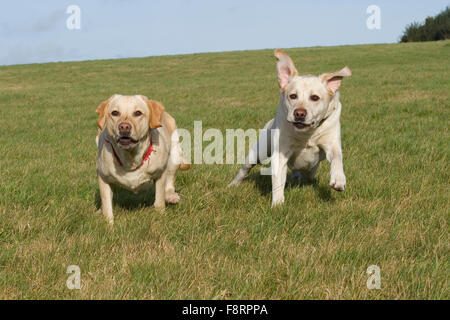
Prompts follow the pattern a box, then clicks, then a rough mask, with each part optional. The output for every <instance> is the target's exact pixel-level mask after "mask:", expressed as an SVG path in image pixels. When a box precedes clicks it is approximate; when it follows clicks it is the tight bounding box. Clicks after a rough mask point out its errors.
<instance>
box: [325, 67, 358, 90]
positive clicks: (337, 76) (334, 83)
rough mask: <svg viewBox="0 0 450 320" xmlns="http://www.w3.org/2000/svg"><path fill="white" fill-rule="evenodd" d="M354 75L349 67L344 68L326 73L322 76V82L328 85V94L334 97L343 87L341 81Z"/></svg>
mask: <svg viewBox="0 0 450 320" xmlns="http://www.w3.org/2000/svg"><path fill="white" fill-rule="evenodd" d="M351 75H352V70H350V68H349V67H347V66H346V67H344V68H343V69H341V70H339V71H336V72H332V73H324V74H322V75H321V76H320V78H321V79H322V81H324V82H325V83H326V86H327V89H328V92H329V93H330V94H331V95H333V94H335V93H336V91H338V90H339V87H340V86H341V81H342V78H343V77H350V76H351Z"/></svg>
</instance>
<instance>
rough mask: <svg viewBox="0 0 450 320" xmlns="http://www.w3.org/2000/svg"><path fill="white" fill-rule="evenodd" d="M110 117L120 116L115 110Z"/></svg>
mask: <svg viewBox="0 0 450 320" xmlns="http://www.w3.org/2000/svg"><path fill="white" fill-rule="evenodd" d="M111 115H112V116H114V117H117V116H119V115H120V112H119V111H117V110H114V111H113V112H111Z"/></svg>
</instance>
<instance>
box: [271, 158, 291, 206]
mask: <svg viewBox="0 0 450 320" xmlns="http://www.w3.org/2000/svg"><path fill="white" fill-rule="evenodd" d="M288 158H289V157H288V155H287V154H285V153H283V152H279V151H276V152H274V153H273V155H272V159H271V170H272V208H273V207H275V206H277V205H280V204H282V203H283V202H284V186H285V184H286V174H287V162H288Z"/></svg>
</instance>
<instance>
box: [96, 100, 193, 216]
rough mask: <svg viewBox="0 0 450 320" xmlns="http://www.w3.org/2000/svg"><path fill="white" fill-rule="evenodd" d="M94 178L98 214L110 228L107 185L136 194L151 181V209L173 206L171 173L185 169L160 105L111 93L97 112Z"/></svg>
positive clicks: (173, 131)
mask: <svg viewBox="0 0 450 320" xmlns="http://www.w3.org/2000/svg"><path fill="white" fill-rule="evenodd" d="M96 113H97V114H98V115H99V118H98V120H97V126H98V128H99V133H98V135H97V139H96V141H97V146H98V154H97V175H98V183H99V187H100V197H101V201H102V208H101V210H102V213H103V215H104V216H105V218H106V219H107V221H108V222H109V223H110V224H113V223H114V215H113V209H112V198H113V191H112V188H111V185H112V184H116V185H119V186H121V187H123V188H126V189H128V190H131V191H133V192H138V191H139V190H141V189H142V188H143V187H145V186H146V185H147V184H148V183H150V182H151V181H154V182H155V203H154V207H155V208H156V209H158V210H163V209H164V208H165V205H166V203H172V204H175V203H178V201H179V200H180V197H179V195H178V194H177V193H176V192H175V185H174V183H175V173H176V171H177V170H178V169H180V170H187V169H189V165H188V164H186V161H184V159H183V154H182V150H181V146H180V143H179V135H178V132H177V127H176V124H175V120H174V118H173V117H172V116H170V115H169V114H168V113H167V112H166V111H165V110H164V107H163V106H162V104H161V103H159V102H157V101H153V100H150V99H148V98H147V97H145V96H142V95H134V96H125V95H118V94H115V95H113V96H112V97H110V98H109V99H108V100H106V101H103V102H102V103H101V104H100V105H99V106H98V107H97V109H96Z"/></svg>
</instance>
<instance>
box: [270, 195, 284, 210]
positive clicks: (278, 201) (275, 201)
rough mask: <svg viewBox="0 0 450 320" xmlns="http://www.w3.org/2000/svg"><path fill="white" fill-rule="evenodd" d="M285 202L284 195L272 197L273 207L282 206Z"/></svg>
mask: <svg viewBox="0 0 450 320" xmlns="http://www.w3.org/2000/svg"><path fill="white" fill-rule="evenodd" d="M283 203H284V196H283V197H281V198H278V199H275V198H274V199H272V208H275V207H278V206H281V205H282V204H283Z"/></svg>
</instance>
